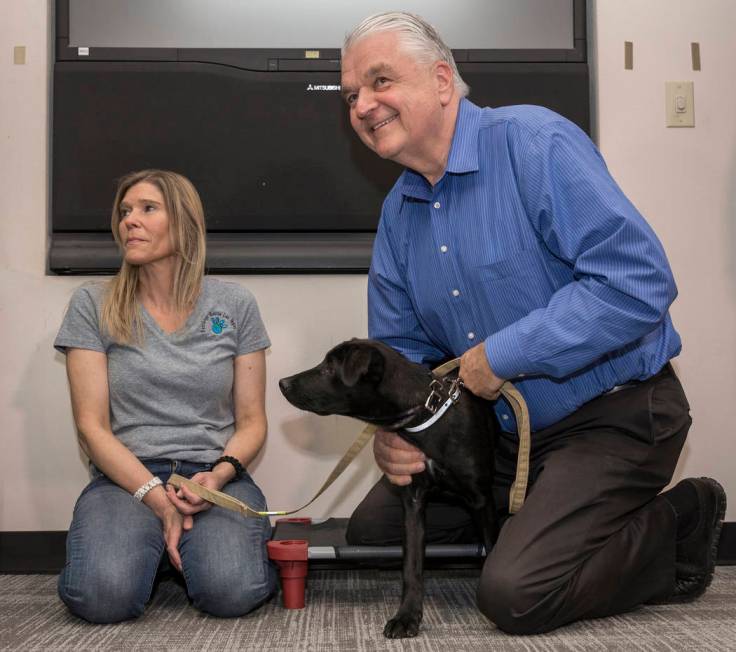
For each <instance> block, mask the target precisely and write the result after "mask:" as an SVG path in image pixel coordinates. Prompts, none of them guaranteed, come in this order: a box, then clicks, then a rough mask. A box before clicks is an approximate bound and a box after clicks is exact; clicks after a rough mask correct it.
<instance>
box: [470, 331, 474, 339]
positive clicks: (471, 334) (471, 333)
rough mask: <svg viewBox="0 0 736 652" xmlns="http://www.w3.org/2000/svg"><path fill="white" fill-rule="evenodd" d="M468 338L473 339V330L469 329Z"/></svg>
mask: <svg viewBox="0 0 736 652" xmlns="http://www.w3.org/2000/svg"><path fill="white" fill-rule="evenodd" d="M468 339H469V340H473V339H475V333H474V332H473V331H470V332H469V333H468Z"/></svg>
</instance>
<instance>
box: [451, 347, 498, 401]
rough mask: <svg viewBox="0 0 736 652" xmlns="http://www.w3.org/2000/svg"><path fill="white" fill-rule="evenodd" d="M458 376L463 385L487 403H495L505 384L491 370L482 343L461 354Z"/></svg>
mask: <svg viewBox="0 0 736 652" xmlns="http://www.w3.org/2000/svg"><path fill="white" fill-rule="evenodd" d="M459 376H460V379H461V380H462V381H463V385H465V387H467V388H468V389H469V390H470V391H471V392H473V394H475V395H476V396H480V397H481V398H485V399H487V400H489V401H495V400H496V399H497V398H498V397H499V396H500V394H501V387H502V386H503V384H504V382H505V381H504V380H503V378H499V377H498V376H496V374H494V373H493V371H492V370H491V366H490V365H489V364H488V358H486V345H485V343H483V342H481V343H480V344H478V345H477V346H474V347H473V348H472V349H468V350H467V351H466V352H465V353H463V355H462V357H461V358H460V372H459Z"/></svg>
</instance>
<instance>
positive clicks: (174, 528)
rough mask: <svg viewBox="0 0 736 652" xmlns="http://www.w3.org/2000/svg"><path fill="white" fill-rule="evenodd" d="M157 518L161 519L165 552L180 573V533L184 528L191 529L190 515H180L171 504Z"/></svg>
mask: <svg viewBox="0 0 736 652" xmlns="http://www.w3.org/2000/svg"><path fill="white" fill-rule="evenodd" d="M159 518H160V519H161V525H162V527H163V530H164V542H165V543H166V552H167V553H168V554H169V559H170V560H171V563H172V565H173V566H174V568H176V570H178V571H179V572H180V573H181V572H182V570H181V556H180V555H179V541H181V535H182V532H184V530H191V529H192V525H193V521H192V517H191V516H182V515H181V514H180V513H179V511H178V510H177V509H176V507H174V506H173V505H171V506H170V507H169V508H168V509H166V510H164V512H163V514H161V515H160V516H159Z"/></svg>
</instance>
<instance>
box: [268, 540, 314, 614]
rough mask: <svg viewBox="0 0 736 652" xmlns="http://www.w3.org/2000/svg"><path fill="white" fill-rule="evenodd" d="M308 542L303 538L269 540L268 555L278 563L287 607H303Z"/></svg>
mask: <svg viewBox="0 0 736 652" xmlns="http://www.w3.org/2000/svg"><path fill="white" fill-rule="evenodd" d="M308 547H309V545H308V542H307V541H305V540H303V539H286V540H284V541H269V542H268V544H267V548H268V556H269V557H270V558H271V559H272V560H273V561H275V562H276V564H278V567H279V574H280V576H281V589H282V591H283V594H284V607H285V608H286V609H303V608H304V593H305V587H306V579H307V565H308V562H307V558H308V551H307V549H308Z"/></svg>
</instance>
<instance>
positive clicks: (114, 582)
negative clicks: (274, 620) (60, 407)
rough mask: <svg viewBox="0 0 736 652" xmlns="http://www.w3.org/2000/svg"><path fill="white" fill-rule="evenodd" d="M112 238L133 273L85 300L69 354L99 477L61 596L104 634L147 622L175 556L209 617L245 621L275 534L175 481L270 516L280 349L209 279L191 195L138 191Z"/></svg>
mask: <svg viewBox="0 0 736 652" xmlns="http://www.w3.org/2000/svg"><path fill="white" fill-rule="evenodd" d="M112 229H113V234H114V236H115V238H116V240H117V242H118V244H119V245H120V247H121V249H122V252H123V263H122V266H121V269H120V271H119V272H118V274H117V275H116V276H115V277H114V278H113V279H112V280H111V281H110V282H108V283H105V284H88V285H85V286H83V287H81V288H79V289H77V290H76V292H75V293H74V295H73V296H72V299H71V301H70V304H69V309H68V310H67V313H66V316H65V318H64V321H63V323H62V326H61V329H60V330H59V334H58V336H57V338H56V341H55V342H54V346H56V348H57V349H59V350H60V351H62V352H64V353H66V355H67V372H68V376H69V385H70V392H71V399H72V407H73V410H74V418H75V421H76V424H77V428H78V430H79V441H80V445H81V447H82V449H83V450H84V452H85V453H86V454H87V456H88V457H89V459H90V462H91V469H92V476H93V479H92V481H91V482H90V484H89V485H88V486H87V487H86V488H85V489H84V491H83V492H82V495H81V496H80V497H79V500H78V501H77V504H76V507H75V509H74V516H73V519H72V524H71V526H70V528H69V536H68V538H67V562H66V566H65V568H64V570H63V571H62V573H61V575H60V577H59V595H60V596H61V599H62V600H63V601H64V603H65V604H66V605H67V606H68V607H69V609H70V610H71V611H72V613H74V614H76V615H77V616H80V617H82V618H84V619H86V620H89V621H91V622H116V621H120V620H125V619H128V618H133V617H136V616H139V615H140V614H141V613H143V610H144V607H145V604H146V602H147V601H148V599H149V598H150V595H151V590H152V587H153V582H154V578H155V576H156V572H157V570H158V569H159V568H160V565H161V563H162V560H164V552H166V553H168V561H169V562H170V564H171V565H172V566H173V567H174V568H175V569H176V570H177V571H179V572H180V573H182V574H183V576H184V579H185V581H186V587H187V592H188V594H189V596H190V598H191V599H192V602H193V603H194V606H196V607H197V608H198V609H201V610H202V611H206V612H208V613H211V614H214V615H217V616H239V615H242V614H244V613H247V612H248V611H250V610H251V609H253V608H254V607H256V606H257V605H258V604H260V603H261V602H263V601H264V600H265V599H267V598H268V597H269V596H270V595H271V594H272V593H273V591H274V588H275V585H276V574H275V572H274V569H273V567H272V566H271V564H270V563H269V561H268V558H267V555H266V551H265V543H266V541H267V540H268V539H269V537H270V524H269V522H268V519H265V518H264V519H258V518H248V519H246V518H244V517H242V516H239V515H236V514H234V513H232V512H227V511H225V510H223V509H222V508H219V507H211V505H210V503H207V502H205V501H202V500H201V499H199V498H198V497H197V496H195V495H194V494H192V493H190V492H188V491H187V490H186V489H181V490H179V491H178V492H177V491H175V490H174V489H173V488H172V487H170V486H167V485H166V480H167V479H168V477H169V476H170V475H171V473H174V472H176V473H179V474H181V475H184V476H186V477H189V478H191V479H192V480H194V481H195V482H198V483H200V484H202V485H204V486H206V487H208V488H210V489H217V490H221V491H224V492H225V493H228V494H230V495H232V496H235V497H236V498H238V499H240V500H242V501H244V502H246V503H248V504H249V505H251V506H252V507H254V508H255V509H259V510H263V509H265V508H266V502H265V499H264V497H263V494H262V493H261V491H260V490H259V489H258V487H257V486H256V485H255V483H254V482H253V480H252V478H251V477H250V475H249V474H248V472H247V471H246V470H245V467H247V465H248V464H249V463H250V462H251V461H252V460H253V458H254V457H255V456H256V455H257V454H258V451H259V450H260V449H261V447H262V446H263V443H264V441H265V438H266V414H265V401H264V396H265V354H264V349H266V348H267V347H268V346H270V342H269V339H268V335H267V333H266V330H265V328H264V326H263V322H262V321H261V317H260V314H259V312H258V306H257V304H256V302H255V299H254V298H253V296H252V295H251V294H250V292H248V291H247V290H246V289H245V288H243V287H242V286H240V285H238V284H236V283H226V282H223V281H218V280H216V279H212V278H205V277H204V275H203V274H204V259H205V226H204V213H203V210H202V204H201V202H200V199H199V195H198V194H197V191H196V190H195V189H194V187H193V186H192V184H191V183H190V182H189V181H188V180H187V179H185V178H184V177H182V176H181V175H178V174H175V173H173V172H167V171H162V170H144V171H142V172H134V173H131V174H129V175H127V176H126V177H124V178H123V179H122V180H121V181H120V183H119V186H118V191H117V196H116V198H115V202H114V205H113V214H112Z"/></svg>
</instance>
